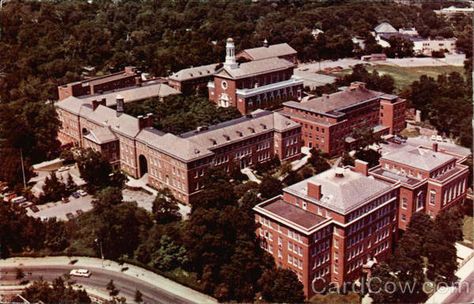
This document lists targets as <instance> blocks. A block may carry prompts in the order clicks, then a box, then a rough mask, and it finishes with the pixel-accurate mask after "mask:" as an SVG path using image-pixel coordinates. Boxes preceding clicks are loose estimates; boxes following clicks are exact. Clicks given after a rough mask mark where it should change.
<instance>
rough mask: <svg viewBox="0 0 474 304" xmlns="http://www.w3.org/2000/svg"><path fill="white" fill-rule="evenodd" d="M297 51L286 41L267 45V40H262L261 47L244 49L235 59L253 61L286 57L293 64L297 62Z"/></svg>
mask: <svg viewBox="0 0 474 304" xmlns="http://www.w3.org/2000/svg"><path fill="white" fill-rule="evenodd" d="M297 55H298V52H296V50H295V49H294V48H292V47H291V46H289V45H288V44H287V43H280V44H272V45H268V42H267V40H265V41H264V42H263V46H262V47H256V48H252V49H245V50H243V51H241V52H240V53H238V54H237V56H236V57H237V61H240V60H243V61H246V60H248V61H253V60H262V59H268V58H275V57H276V58H281V59H286V60H288V61H289V62H292V63H294V64H297V63H298V58H297Z"/></svg>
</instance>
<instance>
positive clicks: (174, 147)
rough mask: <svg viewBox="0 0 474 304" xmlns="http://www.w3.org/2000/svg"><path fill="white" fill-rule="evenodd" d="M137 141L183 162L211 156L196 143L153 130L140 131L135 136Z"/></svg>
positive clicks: (204, 148)
mask: <svg viewBox="0 0 474 304" xmlns="http://www.w3.org/2000/svg"><path fill="white" fill-rule="evenodd" d="M137 140H139V141H141V142H143V143H144V144H146V145H148V146H150V147H153V148H155V149H157V150H159V151H161V152H164V153H166V154H168V155H171V156H173V157H177V158H180V159H181V160H183V161H190V160H193V159H197V158H201V157H205V156H210V155H212V154H213V153H212V152H211V151H209V150H207V149H206V147H202V146H199V145H198V144H197V143H193V142H191V141H189V140H186V139H184V138H180V137H178V136H176V135H173V134H171V133H164V132H161V131H159V130H156V129H154V128H145V129H142V130H141V131H140V133H139V134H138V135H137Z"/></svg>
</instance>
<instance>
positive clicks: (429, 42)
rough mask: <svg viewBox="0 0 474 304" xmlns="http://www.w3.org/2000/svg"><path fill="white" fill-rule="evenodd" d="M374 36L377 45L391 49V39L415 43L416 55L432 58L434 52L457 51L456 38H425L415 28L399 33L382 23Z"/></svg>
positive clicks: (450, 52)
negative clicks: (399, 38)
mask: <svg viewBox="0 0 474 304" xmlns="http://www.w3.org/2000/svg"><path fill="white" fill-rule="evenodd" d="M372 34H373V35H374V37H375V40H376V41H377V43H378V44H379V45H380V46H382V47H390V42H389V41H390V38H392V37H401V38H403V39H406V40H409V41H411V42H413V51H414V53H415V55H425V56H432V54H433V53H434V52H443V53H449V54H452V53H454V52H455V51H456V38H443V37H437V38H435V39H432V38H423V37H421V36H419V35H418V32H417V30H416V29H415V28H400V29H399V30H398V31H397V30H396V29H395V28H394V27H393V26H392V25H390V24H389V23H387V22H382V23H381V24H379V25H378V26H377V27H375V29H374V31H373V32H372Z"/></svg>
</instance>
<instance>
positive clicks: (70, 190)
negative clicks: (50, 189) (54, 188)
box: [65, 173, 77, 194]
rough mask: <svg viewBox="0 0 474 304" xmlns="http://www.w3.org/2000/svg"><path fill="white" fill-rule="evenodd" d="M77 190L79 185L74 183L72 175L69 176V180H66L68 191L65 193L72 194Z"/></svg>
mask: <svg viewBox="0 0 474 304" xmlns="http://www.w3.org/2000/svg"><path fill="white" fill-rule="evenodd" d="M76 190H77V185H76V183H75V182H74V179H73V178H72V175H71V174H70V173H68V174H67V180H66V189H65V192H66V193H67V194H71V193H73V192H74V191H76Z"/></svg>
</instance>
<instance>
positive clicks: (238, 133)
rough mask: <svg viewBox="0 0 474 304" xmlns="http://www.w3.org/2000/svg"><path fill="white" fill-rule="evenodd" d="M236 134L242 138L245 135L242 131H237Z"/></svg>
mask: <svg viewBox="0 0 474 304" xmlns="http://www.w3.org/2000/svg"><path fill="white" fill-rule="evenodd" d="M235 133H237V135H239V136H240V137H242V136H243V135H244V134H243V133H242V132H240V131H235Z"/></svg>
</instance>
